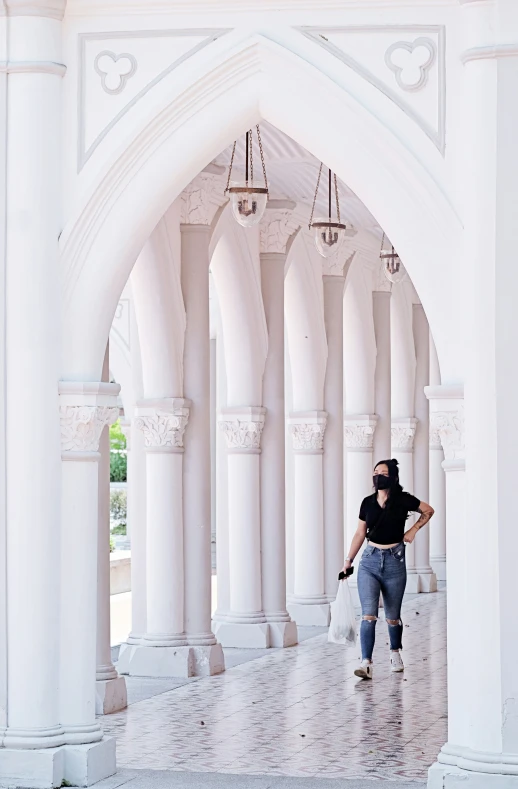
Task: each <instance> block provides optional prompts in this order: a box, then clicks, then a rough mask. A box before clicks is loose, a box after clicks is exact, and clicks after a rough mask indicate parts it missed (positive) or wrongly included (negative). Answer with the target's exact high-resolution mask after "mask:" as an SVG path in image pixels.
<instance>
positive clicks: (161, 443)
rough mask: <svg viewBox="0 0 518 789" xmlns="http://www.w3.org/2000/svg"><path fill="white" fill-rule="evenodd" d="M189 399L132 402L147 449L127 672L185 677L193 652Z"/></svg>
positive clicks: (137, 423)
mask: <svg viewBox="0 0 518 789" xmlns="http://www.w3.org/2000/svg"><path fill="white" fill-rule="evenodd" d="M189 405H190V403H189V401H187V400H183V399H181V398H164V399H162V400H142V401H141V402H139V403H137V412H136V426H137V427H138V428H139V429H140V430H142V432H143V434H144V441H145V448H146V479H147V491H146V502H147V508H146V509H147V512H146V522H147V530H146V535H147V540H146V562H147V567H146V577H147V594H146V602H147V610H146V632H145V634H144V635H143V637H142V639H141V643H140V644H139V645H136V646H135V647H132V654H131V656H130V658H129V665H128V673H129V674H135V675H138V676H148V677H190V676H192V675H193V674H194V665H193V653H192V650H191V649H189V647H188V646H187V639H186V636H185V632H184V631H185V628H184V574H183V571H184V551H183V548H184V535H183V510H182V483H183V439H184V433H185V429H186V426H187V421H188V418H189Z"/></svg>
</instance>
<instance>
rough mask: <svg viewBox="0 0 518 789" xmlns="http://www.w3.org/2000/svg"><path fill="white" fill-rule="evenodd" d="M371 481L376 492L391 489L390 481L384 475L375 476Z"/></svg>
mask: <svg viewBox="0 0 518 789" xmlns="http://www.w3.org/2000/svg"><path fill="white" fill-rule="evenodd" d="M372 481H373V482H374V487H375V488H376V490H388V489H389V488H391V487H392V480H391V479H390V477H386V476H385V475H384V474H375V475H374V476H373V478H372Z"/></svg>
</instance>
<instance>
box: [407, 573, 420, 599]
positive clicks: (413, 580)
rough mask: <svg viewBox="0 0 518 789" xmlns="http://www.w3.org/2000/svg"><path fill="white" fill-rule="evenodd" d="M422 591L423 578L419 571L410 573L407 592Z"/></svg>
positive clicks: (415, 592)
mask: <svg viewBox="0 0 518 789" xmlns="http://www.w3.org/2000/svg"><path fill="white" fill-rule="evenodd" d="M420 591H421V579H420V577H419V575H418V574H417V573H408V575H407V578H406V589H405V592H406V594H419V592H420Z"/></svg>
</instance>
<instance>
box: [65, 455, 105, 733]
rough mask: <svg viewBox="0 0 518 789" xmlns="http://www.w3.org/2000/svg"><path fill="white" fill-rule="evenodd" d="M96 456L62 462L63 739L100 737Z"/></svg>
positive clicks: (97, 472) (97, 458)
mask: <svg viewBox="0 0 518 789" xmlns="http://www.w3.org/2000/svg"><path fill="white" fill-rule="evenodd" d="M78 456H79V457H78ZM98 460H99V455H98V454H97V453H95V452H91V453H89V454H88V453H85V456H84V459H82V458H81V456H80V453H71V457H70V458H65V459H64V461H63V497H62V501H63V507H62V522H63V525H64V528H63V530H62V534H61V546H62V547H61V558H62V573H61V584H62V589H63V595H62V598H61V667H62V670H61V676H60V695H61V704H60V720H61V723H62V725H63V727H64V729H65V735H66V737H67V741H68V742H75V741H76V740H77V741H78V742H89V741H90V742H95V741H96V740H100V739H101V738H102V732H101V730H100V727H99V725H98V724H97V723H96V721H95V664H96V634H97V595H96V593H95V590H96V589H97V561H98V558H97V541H98V537H97V528H98V527H97V520H98V494H97V491H98V482H99V469H98ZM90 732H91V733H90Z"/></svg>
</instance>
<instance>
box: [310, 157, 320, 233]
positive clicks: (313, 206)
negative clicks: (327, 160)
mask: <svg viewBox="0 0 518 789" xmlns="http://www.w3.org/2000/svg"><path fill="white" fill-rule="evenodd" d="M322 167H323V163H322V162H320V170H319V171H318V178H317V188H316V189H315V196H314V198H313V205H312V206H311V216H310V217H309V225H308V227H309V229H310V230H311V226H312V224H313V214H314V213H315V204H316V202H317V196H318V187H319V186H320V177H321V175H322Z"/></svg>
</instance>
